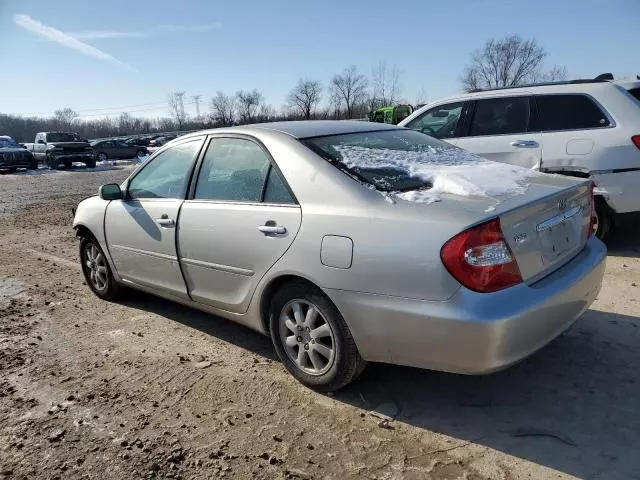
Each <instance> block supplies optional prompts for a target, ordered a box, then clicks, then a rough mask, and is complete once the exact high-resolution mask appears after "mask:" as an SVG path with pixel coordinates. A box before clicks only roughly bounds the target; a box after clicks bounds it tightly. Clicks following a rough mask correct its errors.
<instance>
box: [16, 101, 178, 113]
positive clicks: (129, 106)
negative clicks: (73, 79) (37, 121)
mask: <svg viewBox="0 0 640 480" xmlns="http://www.w3.org/2000/svg"><path fill="white" fill-rule="evenodd" d="M160 104H162V105H166V104H167V102H166V100H163V101H161V102H150V103H138V104H136V105H123V106H120V107H109V108H92V109H85V110H74V111H75V112H76V113H80V114H81V113H85V112H89V113H93V112H103V111H105V110H123V109H128V108H136V107H146V106H149V105H160ZM53 114H55V111H53V112H39V113H21V114H20V115H24V116H29V115H31V116H33V115H53ZM83 116H84V115H83ZM86 116H88V115H86Z"/></svg>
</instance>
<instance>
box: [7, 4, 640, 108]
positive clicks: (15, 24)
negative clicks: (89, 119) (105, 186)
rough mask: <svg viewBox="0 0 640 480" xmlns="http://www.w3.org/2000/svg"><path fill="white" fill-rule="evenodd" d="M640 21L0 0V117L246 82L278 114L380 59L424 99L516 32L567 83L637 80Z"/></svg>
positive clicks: (480, 8)
mask: <svg viewBox="0 0 640 480" xmlns="http://www.w3.org/2000/svg"><path fill="white" fill-rule="evenodd" d="M638 25H640V2H639V0H575V1H574V0H554V1H548V0H538V1H535V2H534V1H521V0H458V1H455V0H447V1H433V0H430V1H427V0H403V1H401V2H396V1H391V0H385V1H377V0H368V1H360V0H357V1H355V0H353V1H352V0H349V1H346V0H341V1H334V0H324V1H311V0H308V1H306V0H298V1H284V0H283V1H278V0H270V1H260V0H256V1H242V0H236V1H224V2H221V1H213V0H210V1H206V0H203V1H188V0H183V1H179V2H177V1H174V0H172V1H133V0H127V1H123V0H109V1H103V0H101V1H95V0H85V1H73V0H56V1H50V0H33V1H31V0H0V64H1V65H2V67H0V68H1V70H0V72H2V74H1V75H0V92H2V93H1V94H0V98H1V100H0V112H3V113H20V114H33V113H42V114H46V113H48V112H52V111H53V110H55V109H58V108H61V107H71V108H73V109H75V110H77V111H79V112H81V113H83V114H84V115H97V116H99V115H104V114H110V115H111V114H113V115H116V114H118V113H119V112H120V111H129V112H131V113H132V114H134V115H139V116H151V117H155V116H164V115H166V113H167V107H166V98H167V94H168V93H169V92H172V91H186V92H187V96H188V97H190V96H191V95H195V94H200V95H202V97H203V101H204V104H205V105H206V104H208V99H209V98H210V97H211V96H212V95H214V94H215V92H216V91H217V90H221V91H223V92H226V93H234V92H235V91H237V90H239V89H252V88H258V89H259V90H261V91H262V92H263V94H264V96H265V97H266V99H267V101H268V102H269V103H270V104H272V105H273V106H274V107H276V108H280V107H281V106H283V105H284V104H285V98H286V95H287V92H288V91H289V90H290V89H291V87H292V86H293V85H294V84H295V83H296V81H297V80H298V79H299V78H301V77H308V78H312V79H318V80H321V81H322V82H323V84H325V85H327V84H328V81H329V79H330V77H331V76H332V75H333V74H334V73H336V72H340V71H341V70H343V69H344V68H345V67H347V66H349V65H352V64H354V65H356V66H357V67H358V68H359V70H360V71H361V72H362V73H365V74H366V75H367V76H370V75H371V70H372V67H373V66H374V65H376V64H377V63H379V62H380V61H386V62H387V64H388V65H389V66H395V67H396V68H398V69H399V70H400V71H401V83H402V86H403V90H402V93H403V96H404V97H406V99H407V100H408V101H414V100H415V98H416V97H417V96H418V94H419V93H420V91H421V90H423V92H424V96H425V97H426V99H427V100H429V101H432V100H436V99H438V98H441V97H443V96H447V95H450V94H454V93H456V92H457V91H459V90H460V82H459V76H460V73H461V71H462V69H463V67H464V65H465V63H466V62H467V61H468V59H469V54H470V52H472V51H473V50H474V49H476V48H478V47H480V46H481V45H482V44H483V43H484V41H485V40H487V39H488V38H491V37H495V38H498V37H503V36H505V35H508V34H512V33H517V34H519V35H521V36H523V37H525V38H529V37H535V38H536V39H537V40H538V42H539V43H540V44H541V45H543V46H544V47H545V48H546V50H547V51H548V52H549V56H548V58H547V64H548V65H549V66H552V65H553V64H560V65H566V67H567V69H568V71H569V73H570V75H571V76H572V77H588V76H594V75H597V74H599V73H602V72H609V71H610V72H613V73H614V75H616V76H623V75H624V76H626V75H635V74H637V73H640V65H639V64H638V62H637V59H638V52H637V47H638V45H640V28H639V27H638ZM43 35H44V37H43ZM45 37H46V38H45ZM52 37H55V38H56V39H57V40H58V41H52V40H50V39H51V38H52ZM47 38H49V40H47ZM133 105H136V107H132V106H133ZM138 105H139V106H138ZM123 106H126V107H127V108H120V107H123ZM188 108H189V109H193V106H192V105H189V107H188Z"/></svg>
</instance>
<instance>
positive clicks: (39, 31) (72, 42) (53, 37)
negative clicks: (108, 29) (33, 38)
mask: <svg viewBox="0 0 640 480" xmlns="http://www.w3.org/2000/svg"><path fill="white" fill-rule="evenodd" d="M13 23H15V24H16V25H18V26H19V27H21V28H24V29H25V30H27V31H28V32H30V33H33V34H34V35H37V36H38V37H41V38H44V39H46V40H49V41H51V42H55V43H58V44H60V45H62V46H63V47H67V48H70V49H71V50H75V51H77V52H80V53H82V54H84V55H87V56H88V57H93V58H96V59H98V60H106V61H108V62H112V63H115V64H117V65H120V66H121V67H125V68H128V69H131V67H130V66H129V65H127V64H126V63H124V62H122V61H120V60H118V59H117V58H115V57H114V56H113V55H109V54H108V53H106V52H103V51H102V50H99V49H97V48H95V47H92V46H91V45H87V44H86V43H83V42H81V41H80V40H78V39H76V38H73V37H72V36H70V35H68V34H66V33H64V32H61V31H60V30H58V29H56V28H53V27H48V26H46V25H43V24H42V23H40V22H39V21H38V20H34V19H33V18H31V17H30V16H29V15H14V16H13Z"/></svg>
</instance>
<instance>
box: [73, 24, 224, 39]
mask: <svg viewBox="0 0 640 480" xmlns="http://www.w3.org/2000/svg"><path fill="white" fill-rule="evenodd" d="M221 28H222V23H220V22H215V23H206V24H204V25H157V26H155V27H152V28H149V29H147V30H146V31H139V32H121V31H117V30H86V31H81V32H67V35H69V36H71V37H73V38H75V39H76V40H102V39H106V38H149V37H154V36H158V35H163V34H170V33H181V32H185V33H188V32H192V33H193V32H207V31H210V30H219V29H221Z"/></svg>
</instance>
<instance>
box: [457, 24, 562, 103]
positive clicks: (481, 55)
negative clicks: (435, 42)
mask: <svg viewBox="0 0 640 480" xmlns="http://www.w3.org/2000/svg"><path fill="white" fill-rule="evenodd" d="M546 56H547V52H546V50H545V49H544V48H543V47H542V46H540V45H538V42H536V40H535V39H533V38H531V39H528V40H525V39H523V38H522V37H520V36H519V35H510V36H508V37H505V38H503V39H500V40H495V39H493V38H492V39H490V40H487V42H486V43H485V44H484V47H483V48H482V49H480V50H477V51H475V52H474V53H472V54H471V62H470V63H469V64H467V66H466V67H465V69H464V71H463V73H462V78H461V81H462V86H463V87H464V89H465V90H466V91H468V92H469V91H473V90H478V89H483V88H497V87H514V86H518V85H522V84H525V83H530V82H536V81H540V80H559V79H562V78H565V77H566V75H567V72H566V69H564V68H562V67H554V68H553V69H552V70H550V71H548V72H545V71H544V70H543V66H544V65H543V64H544V59H545V57H546Z"/></svg>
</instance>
